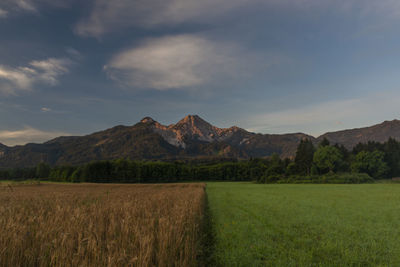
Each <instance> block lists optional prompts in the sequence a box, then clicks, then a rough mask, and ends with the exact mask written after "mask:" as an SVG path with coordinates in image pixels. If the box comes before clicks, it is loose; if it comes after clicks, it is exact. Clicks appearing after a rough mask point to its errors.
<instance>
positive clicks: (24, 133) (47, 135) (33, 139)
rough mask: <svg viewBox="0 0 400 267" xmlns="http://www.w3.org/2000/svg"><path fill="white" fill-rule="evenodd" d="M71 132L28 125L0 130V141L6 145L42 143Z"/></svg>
mask: <svg viewBox="0 0 400 267" xmlns="http://www.w3.org/2000/svg"><path fill="white" fill-rule="evenodd" d="M69 135H71V134H69V133H65V132H59V131H42V130H38V129H35V128H32V127H29V126H26V127H24V128H23V129H21V130H16V131H0V143H2V144H5V145H7V146H14V145H24V144H26V143H42V142H45V141H48V140H51V139H53V138H56V137H59V136H69Z"/></svg>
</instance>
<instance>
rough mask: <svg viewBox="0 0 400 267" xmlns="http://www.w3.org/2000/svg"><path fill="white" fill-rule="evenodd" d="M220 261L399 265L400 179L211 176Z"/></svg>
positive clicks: (227, 263) (239, 263)
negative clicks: (319, 181)
mask: <svg viewBox="0 0 400 267" xmlns="http://www.w3.org/2000/svg"><path fill="white" fill-rule="evenodd" d="M207 193H208V201H209V207H210V213H211V218H212V225H213V231H214V233H215V248H214V249H213V250H214V259H215V261H216V263H217V264H218V265H222V266H265V265H266V266H400V185H397V184H368V185H261V184H251V183H208V184H207Z"/></svg>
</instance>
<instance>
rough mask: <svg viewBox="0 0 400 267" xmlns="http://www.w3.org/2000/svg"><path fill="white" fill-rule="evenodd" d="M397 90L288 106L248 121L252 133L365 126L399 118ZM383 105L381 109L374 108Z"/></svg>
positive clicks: (315, 134)
mask: <svg viewBox="0 0 400 267" xmlns="http://www.w3.org/2000/svg"><path fill="white" fill-rule="evenodd" d="M399 97H400V93H398V92H390V91H386V92H379V93H377V94H371V95H366V96H363V97H360V98H354V99H348V100H339V101H330V102H324V103H319V104H315V105H309V106H305V107H301V108H297V109H286V110H283V111H278V112H270V113H266V114H261V115H258V116H257V115H255V116H254V115H253V116H251V117H249V118H247V119H246V120H245V124H246V125H247V127H246V128H247V129H248V130H249V131H253V132H264V133H287V132H305V133H308V134H313V135H314V136H318V135H321V134H323V133H325V132H327V131H337V130H343V129H349V128H354V127H364V126H369V125H372V124H375V123H380V122H382V121H384V120H391V119H395V118H398V119H399V113H398V99H399ZM376 106H379V107H383V108H380V109H379V110H376V109H374V108H373V107H376Z"/></svg>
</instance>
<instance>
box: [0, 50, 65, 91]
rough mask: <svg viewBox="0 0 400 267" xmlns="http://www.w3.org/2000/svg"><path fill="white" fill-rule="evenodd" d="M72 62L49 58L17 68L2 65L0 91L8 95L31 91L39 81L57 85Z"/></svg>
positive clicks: (0, 67) (0, 69) (0, 66)
mask: <svg viewBox="0 0 400 267" xmlns="http://www.w3.org/2000/svg"><path fill="white" fill-rule="evenodd" d="M71 64H72V61H71V60H69V59H67V58H48V59H46V60H34V61H32V62H30V63H29V64H28V65H27V66H23V67H17V68H12V67H9V66H3V65H0V93H3V94H6V95H7V94H16V93H17V92H18V91H30V90H32V87H33V85H34V84H37V83H39V84H47V85H50V86H54V85H57V84H58V78H59V76H61V75H63V74H66V73H68V72H69V69H68V67H69V66H70V65H71Z"/></svg>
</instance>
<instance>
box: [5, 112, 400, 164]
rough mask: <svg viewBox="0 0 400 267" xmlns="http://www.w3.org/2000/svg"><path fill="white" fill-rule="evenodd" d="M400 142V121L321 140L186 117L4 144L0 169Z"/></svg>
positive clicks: (145, 120) (258, 154) (253, 154)
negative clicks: (308, 143)
mask: <svg viewBox="0 0 400 267" xmlns="http://www.w3.org/2000/svg"><path fill="white" fill-rule="evenodd" d="M389 137H393V138H395V139H398V140H400V121H399V120H392V121H385V122H383V123H381V124H376V125H373V126H369V127H364V128H354V129H349V130H342V131H337V132H328V133H325V134H323V135H321V136H319V137H317V138H315V137H313V136H311V135H307V134H304V133H289V134H260V133H252V132H249V131H247V130H245V129H242V128H239V127H237V126H232V127H229V128H218V127H216V126H214V125H212V124H210V123H208V122H207V121H205V120H204V119H202V118H201V117H199V116H198V115H187V116H186V117H184V118H183V119H181V120H180V121H178V122H177V123H175V124H170V125H163V124H161V123H159V122H157V121H156V120H154V119H153V118H151V117H145V118H143V119H142V120H140V121H139V122H138V123H136V124H135V125H132V126H124V125H118V126H115V127H112V128H109V129H106V130H103V131H98V132H95V133H92V134H88V135H84V136H60V137H57V138H54V139H52V140H49V141H47V142H44V143H42V144H26V145H23V146H14V147H8V146H5V145H3V144H0V168H6V167H22V166H34V165H36V164H37V163H39V162H47V163H49V164H51V165H61V164H82V163H86V162H90V161H93V160H110V159H117V158H130V159H134V160H176V159H187V158H196V157H221V158H237V159H247V158H251V157H268V156H270V155H272V154H273V153H278V154H279V155H280V156H281V157H294V155H295V152H296V149H297V146H298V144H299V142H300V141H301V140H302V139H305V138H308V139H310V140H312V141H313V142H314V143H318V142H320V141H321V140H322V139H323V138H327V139H328V140H329V141H330V142H331V143H332V144H335V143H338V144H340V145H344V146H346V147H347V148H349V149H350V148H352V147H354V146H355V145H356V144H357V143H359V142H368V141H377V142H384V141H386V140H387V139H388V138H389Z"/></svg>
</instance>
